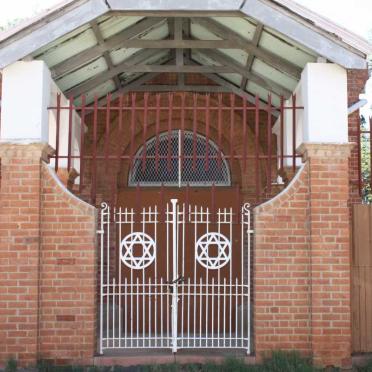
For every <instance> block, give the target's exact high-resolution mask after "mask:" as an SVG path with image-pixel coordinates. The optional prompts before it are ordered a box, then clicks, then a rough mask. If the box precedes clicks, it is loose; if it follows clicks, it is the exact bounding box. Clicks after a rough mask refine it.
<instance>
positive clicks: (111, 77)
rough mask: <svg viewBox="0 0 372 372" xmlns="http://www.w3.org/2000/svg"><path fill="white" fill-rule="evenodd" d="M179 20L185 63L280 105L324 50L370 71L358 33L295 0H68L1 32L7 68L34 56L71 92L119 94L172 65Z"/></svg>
mask: <svg viewBox="0 0 372 372" xmlns="http://www.w3.org/2000/svg"><path fill="white" fill-rule="evenodd" d="M174 17H183V19H185V20H187V24H188V26H187V27H188V31H187V32H188V35H187V39H189V40H192V41H193V43H192V44H190V45H191V47H190V48H188V44H187V42H186V40H184V41H183V44H179V43H180V42H179V41H178V44H179V45H182V46H183V47H182V48H179V49H181V50H184V49H188V50H189V52H188V55H187V58H188V63H189V64H194V67H191V66H188V67H187V69H188V70H190V71H191V70H192V69H193V70H198V69H200V70H203V71H204V70H205V74H206V75H207V76H208V77H209V78H213V79H214V81H215V82H218V83H220V84H224V85H226V86H228V87H229V88H230V89H232V90H236V89H240V91H241V92H245V93H246V94H249V93H253V94H258V95H260V96H261V98H265V97H267V93H268V92H269V91H271V92H273V93H274V97H273V99H274V102H275V101H276V103H278V99H279V95H281V94H284V95H288V94H289V92H291V91H292V90H293V89H294V88H295V87H296V85H297V82H298V81H299V78H300V75H301V71H302V69H303V67H304V66H305V64H306V63H308V62H315V61H317V58H319V57H322V58H324V59H325V60H328V61H332V62H335V63H338V64H340V65H342V66H343V67H345V68H365V67H366V56H367V54H369V53H372V47H371V46H370V45H369V44H368V43H367V42H366V41H365V40H363V39H362V38H361V37H359V36H357V35H355V34H353V33H351V32H349V31H347V30H345V29H343V28H342V27H340V26H337V25H336V24H335V23H333V22H331V21H329V20H327V19H326V18H324V17H321V16H319V15H317V14H316V13H314V12H312V11H310V10H308V9H306V8H304V7H302V6H300V5H298V4H297V3H295V2H293V1H292V0H244V1H242V0H205V1H200V0H183V1H182V2H180V1H179V0H147V1H142V2H139V1H138V0H125V1H124V0H67V1H64V2H62V3H60V4H59V5H57V6H56V7H53V8H51V9H49V10H47V11H46V12H44V13H43V14H40V15H38V16H37V17H35V18H33V19H31V20H29V21H27V22H26V23H24V24H22V25H20V26H18V27H16V28H15V29H13V30H9V31H8V32H5V33H3V34H0V68H1V67H5V66H6V65H8V64H10V63H13V62H15V61H17V60H19V59H22V58H25V57H28V58H36V59H41V60H44V61H45V62H46V63H47V65H48V66H49V68H50V69H51V71H52V73H53V76H54V78H55V80H56V82H57V84H58V85H59V87H60V88H61V89H62V91H64V92H65V93H66V94H72V95H74V96H76V95H78V94H80V93H84V94H85V93H86V94H88V96H90V97H92V95H93V94H94V93H95V92H96V91H97V90H99V91H100V92H101V93H102V95H104V94H106V93H108V92H115V91H119V92H120V91H123V87H124V89H130V88H133V87H134V86H138V81H142V82H144V81H146V76H145V75H148V76H147V77H148V78H151V76H152V75H151V74H146V72H148V71H147V70H149V71H150V72H152V74H154V71H152V70H156V71H157V70H159V71H160V70H162V69H164V68H162V67H161V65H162V64H168V65H169V64H170V63H172V62H174V60H175V54H176V53H177V52H176V53H175V52H174V51H175V50H177V49H176V48H177V46H175V44H176V41H175V40H174V37H175V36H174V22H175V21H174V19H175V18H174ZM184 31H186V28H185V30H184ZM224 41H225V42H224ZM189 42H190V41H189ZM203 42H204V44H203ZM223 42H224V43H223ZM206 43H207V45H206ZM212 44H213V45H215V47H214V48H211V45H212ZM200 45H202V46H200ZM203 46H204V47H203ZM219 46H220V47H219ZM226 48H227V49H226ZM144 65H146V66H148V65H156V66H157V67H156V66H155V67H154V66H152V67H150V68H148V67H146V66H144ZM195 65H196V66H195ZM199 65H202V67H197V66H199ZM159 66H160V67H159ZM141 68H143V70H144V71H142V70H141ZM169 69H170V70H171V69H175V68H174V67H173V66H171V67H169ZM184 69H186V67H185V68H184ZM209 69H210V70H211V71H212V72H213V73H208V72H207V71H208V70H209ZM214 70H215V71H214ZM180 71H181V70H180ZM135 82H137V83H135ZM132 83H135V84H134V85H133V84H132ZM131 84H132V85H131Z"/></svg>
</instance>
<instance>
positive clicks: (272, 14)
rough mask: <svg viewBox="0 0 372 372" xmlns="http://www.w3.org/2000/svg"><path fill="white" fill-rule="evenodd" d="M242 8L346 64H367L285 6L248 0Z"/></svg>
mask: <svg viewBox="0 0 372 372" xmlns="http://www.w3.org/2000/svg"><path fill="white" fill-rule="evenodd" d="M241 11H242V12H243V13H244V14H245V15H247V16H249V17H252V18H254V19H256V20H257V21H258V22H261V23H263V24H264V25H265V26H268V27H270V28H272V29H274V30H276V31H278V32H280V33H282V34H283V35H285V36H288V37H289V38H291V39H292V40H294V41H296V42H298V43H299V44H302V45H304V46H305V47H307V48H308V49H310V50H312V51H314V52H315V53H316V54H318V55H321V56H323V57H326V58H327V59H328V60H330V61H332V62H334V63H337V64H339V65H341V66H343V67H345V68H355V69H365V68H366V67H367V61H366V59H365V58H363V57H361V56H360V55H358V54H356V53H353V52H352V51H350V50H349V49H347V48H346V47H343V46H342V45H340V44H339V43H336V42H335V41H332V40H331V39H330V38H327V37H326V36H324V35H322V34H321V33H320V32H316V30H313V29H312V28H310V27H308V26H306V25H305V24H303V23H302V22H300V21H299V20H297V19H296V16H295V15H293V14H290V13H289V12H286V11H285V10H284V9H283V10H279V9H278V8H277V7H273V6H270V5H269V3H268V2H267V1H265V0H246V1H245V3H244V5H243V7H242V8H241Z"/></svg>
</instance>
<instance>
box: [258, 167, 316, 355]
mask: <svg viewBox="0 0 372 372" xmlns="http://www.w3.org/2000/svg"><path fill="white" fill-rule="evenodd" d="M308 177H309V165H308V164H306V165H305V166H304V167H303V168H302V170H301V171H300V172H299V173H298V174H297V176H296V178H295V179H294V180H293V181H292V182H291V184H290V185H289V186H288V188H287V189H286V190H285V191H284V192H283V193H281V194H279V195H278V196H277V197H276V198H274V199H272V200H271V201H269V202H267V203H266V204H263V205H261V206H259V207H257V208H256V209H255V210H254V213H255V214H254V216H255V224H254V229H255V233H254V234H255V235H254V236H255V245H254V247H255V248H254V249H255V250H254V333H255V351H256V355H258V356H259V355H260V354H261V353H262V352H265V351H271V350H275V349H281V350H299V351H301V352H303V353H304V354H310V353H311V316H310V308H309V305H310V252H309V234H308V225H309V182H308Z"/></svg>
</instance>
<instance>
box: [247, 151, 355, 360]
mask: <svg viewBox="0 0 372 372" xmlns="http://www.w3.org/2000/svg"><path fill="white" fill-rule="evenodd" d="M351 147H352V146H351V145H321V144H306V145H302V146H301V148H300V151H301V152H302V153H304V160H305V161H306V165H305V167H304V168H303V169H302V171H301V172H300V173H299V174H297V176H296V178H295V179H294V180H293V181H292V183H291V185H290V186H289V187H288V188H287V189H286V190H285V191H284V192H283V193H281V194H280V195H279V196H277V197H276V198H274V199H273V200H271V201H270V202H268V203H266V204H263V205H261V206H259V207H257V208H256V209H255V265H254V275H255V281H254V285H255V288H254V294H255V305H254V319H255V320H254V322H255V328H254V331H255V348H256V352H257V353H262V352H265V351H266V352H268V351H271V350H274V349H284V350H292V349H295V350H300V351H302V352H303V353H305V354H311V355H312V356H313V359H314V361H315V363H316V364H319V365H325V366H327V365H335V366H349V365H350V364H351V304H350V249H349V247H350V223H349V209H348V199H349V182H348V172H349V163H348V158H349V155H350V151H351Z"/></svg>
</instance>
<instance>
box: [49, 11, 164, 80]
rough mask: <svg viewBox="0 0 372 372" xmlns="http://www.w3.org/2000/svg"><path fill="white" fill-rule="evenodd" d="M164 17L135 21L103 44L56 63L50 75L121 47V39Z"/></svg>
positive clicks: (62, 73)
mask: <svg viewBox="0 0 372 372" xmlns="http://www.w3.org/2000/svg"><path fill="white" fill-rule="evenodd" d="M165 19H166V18H159V17H151V18H144V19H142V20H140V21H139V22H138V23H135V24H134V25H132V26H130V27H128V28H126V29H124V30H122V31H120V32H119V33H117V34H115V35H113V36H111V37H109V38H108V39H106V40H105V41H104V43H103V44H97V45H95V46H94V47H91V48H88V49H86V50H83V51H82V52H80V53H78V54H75V55H74V56H72V57H70V58H69V59H67V60H65V61H62V62H60V63H58V64H57V65H55V66H54V67H52V68H51V72H52V76H53V77H54V78H55V79H58V78H59V77H61V76H63V75H65V74H66V73H68V72H70V71H74V70H76V69H77V68H78V67H80V66H83V65H85V64H86V63H88V62H90V61H92V60H94V59H96V58H98V57H99V56H100V55H102V54H103V53H104V52H106V51H111V50H113V49H115V48H119V47H121V44H122V42H123V40H126V39H132V38H134V37H137V36H138V35H140V34H142V33H143V32H146V31H148V30H149V29H151V28H153V27H155V26H156V25H158V24H159V23H161V22H164V20H165Z"/></svg>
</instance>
